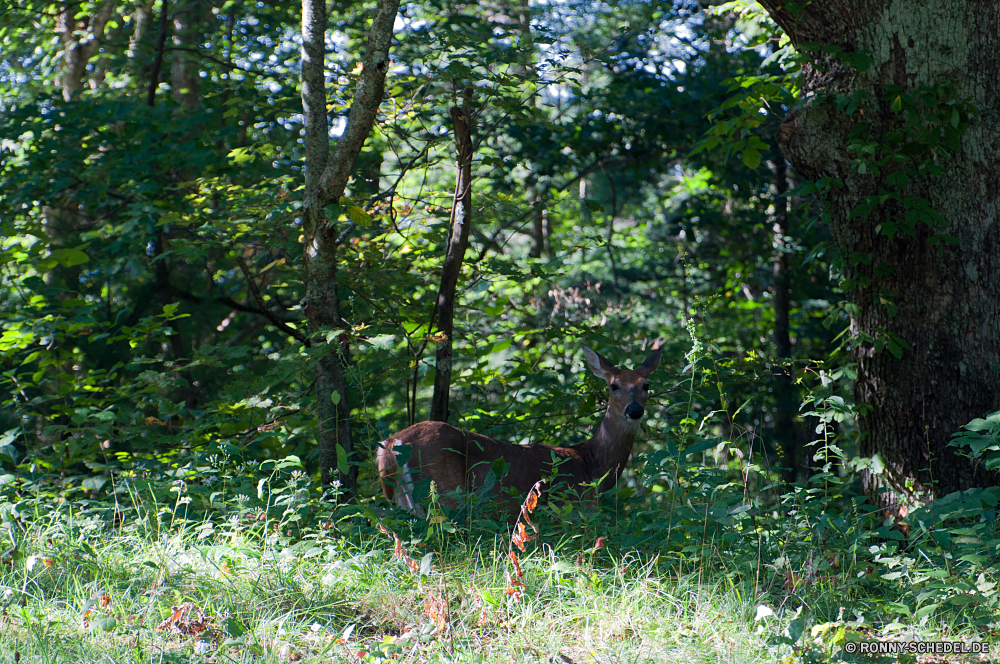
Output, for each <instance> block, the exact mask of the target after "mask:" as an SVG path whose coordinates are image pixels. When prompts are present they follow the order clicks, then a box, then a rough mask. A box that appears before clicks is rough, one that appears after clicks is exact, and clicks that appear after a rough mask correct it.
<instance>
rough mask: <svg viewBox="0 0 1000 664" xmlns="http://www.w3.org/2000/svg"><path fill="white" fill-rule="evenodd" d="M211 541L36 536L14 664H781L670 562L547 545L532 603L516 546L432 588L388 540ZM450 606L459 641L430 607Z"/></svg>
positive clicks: (528, 559) (178, 533)
mask: <svg viewBox="0 0 1000 664" xmlns="http://www.w3.org/2000/svg"><path fill="white" fill-rule="evenodd" d="M199 534H200V533H199V531H198V530H197V529H191V528H187V529H177V530H175V531H174V532H173V533H170V535H169V536H161V537H159V538H149V537H145V536H136V535H129V534H126V533H124V532H101V533H98V532H91V533H90V536H86V537H81V535H80V533H79V532H75V531H71V530H69V529H64V528H50V529H48V530H46V531H38V532H31V533H29V534H28V535H26V537H25V538H24V540H23V541H22V543H21V546H20V547H19V549H20V550H21V551H23V552H24V557H23V558H20V559H19V560H17V561H15V562H14V563H13V565H12V566H5V567H4V568H3V570H2V573H0V585H2V591H3V593H4V599H3V602H4V605H5V606H6V610H5V612H4V615H3V617H2V618H0V621H2V622H0V624H2V629H0V662H4V663H6V662H11V663H13V662H14V661H16V660H18V659H19V661H20V662H46V663H48V662H79V663H83V662H150V661H152V662H188V661H192V662H193V661H206V662H208V661H212V662H248V663H249V662H289V661H314V662H341V661H346V662H358V661H365V662H376V661H380V660H382V659H385V660H388V659H392V660H393V661H397V662H423V661H463V662H464V661H475V662H494V661H496V662H509V661H539V662H542V661H544V662H549V661H553V662H581V663H582V662H645V661H656V662H760V661H774V660H773V659H771V658H770V656H769V654H768V651H767V649H766V646H765V643H764V637H763V636H762V635H760V634H757V633H756V632H755V627H756V626H755V624H754V621H753V616H754V606H753V602H752V598H751V597H749V596H748V595H749V593H745V592H741V591H740V589H738V588H729V589H728V590H727V589H725V587H724V585H719V586H717V587H713V585H712V584H711V583H705V582H702V583H699V582H698V578H697V575H683V576H679V575H676V574H674V573H672V572H670V571H669V569H668V568H667V567H665V566H664V565H662V564H661V563H660V562H659V560H658V558H656V557H655V556H654V557H652V558H649V559H643V558H640V557H637V556H635V555H632V556H626V557H625V558H616V557H612V556H611V555H609V554H607V552H606V551H602V552H600V553H597V554H594V553H591V552H589V551H588V552H586V554H585V555H582V556H579V555H578V554H579V553H580V552H579V551H576V550H572V551H571V550H568V549H567V550H553V549H551V548H550V547H549V546H547V545H545V544H544V543H543V544H542V545H541V546H538V547H536V548H535V549H534V551H533V552H530V551H529V554H527V555H525V556H523V557H522V559H521V562H522V566H523V568H524V580H525V583H526V585H527V588H526V589H525V592H524V594H523V595H521V596H520V597H519V598H518V599H517V600H516V601H515V600H514V599H512V598H511V597H510V596H509V595H507V594H506V593H505V588H506V581H505V572H506V560H507V558H506V553H507V550H506V543H505V542H503V541H501V540H499V539H498V540H494V541H489V542H485V541H479V542H478V543H474V544H462V543H453V544H451V545H449V546H446V547H445V549H444V557H443V560H442V559H441V558H440V557H439V556H438V554H437V553H435V554H434V555H433V556H432V561H433V569H432V571H431V573H430V574H429V575H426V576H421V575H420V574H419V573H414V572H413V571H411V570H410V569H408V568H407V567H406V566H404V565H403V564H401V563H400V562H398V561H396V560H394V558H393V547H392V542H391V541H389V540H388V539H386V538H378V539H367V540H358V541H354V542H351V541H348V540H345V539H336V538H333V537H326V536H318V537H315V538H312V539H307V540H304V541H299V542H297V543H289V542H285V541H284V540H279V538H278V536H277V535H271V536H269V537H268V538H267V539H265V540H264V541H260V540H251V539H249V538H246V537H244V535H243V534H241V533H240V532H238V531H236V530H233V531H231V532H229V533H225V534H223V533H216V535H214V536H212V537H207V538H204V539H201V540H199V539H198V538H199ZM428 548H430V545H426V546H422V545H421V544H420V543H411V545H410V550H411V553H412V554H413V555H414V557H415V558H416V559H417V560H420V559H422V558H423V556H425V555H426V550H427V549H428ZM442 592H443V594H444V596H445V597H446V600H447V605H448V611H447V614H448V615H447V617H446V621H445V623H444V625H445V626H444V629H443V630H442V629H440V624H441V623H440V622H439V621H438V620H435V619H434V618H433V617H432V616H429V615H428V612H427V605H426V604H425V599H427V598H431V599H433V598H435V597H440V596H441V593H442ZM15 653H17V654H15Z"/></svg>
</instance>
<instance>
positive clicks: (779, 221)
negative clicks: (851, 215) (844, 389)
mask: <svg viewBox="0 0 1000 664" xmlns="http://www.w3.org/2000/svg"><path fill="white" fill-rule="evenodd" d="M771 173H772V175H773V178H774V228H773V231H774V249H775V252H776V253H775V256H774V265H773V266H772V268H773V275H774V354H775V357H776V358H777V359H778V360H779V361H781V362H782V363H784V362H786V361H787V360H789V359H791V357H792V341H791V338H790V337H789V323H788V314H789V309H790V304H789V294H788V291H789V287H790V283H791V279H790V276H789V274H788V247H787V242H786V238H787V237H788V199H786V198H785V196H784V194H785V192H786V191H788V170H787V167H786V166H785V159H784V157H782V156H780V155H777V156H776V158H775V159H774V161H773V162H772V164H771ZM774 373H775V379H774V401H775V408H776V410H775V413H774V441H775V443H776V444H777V445H778V447H779V449H780V450H781V465H782V467H783V468H784V469H785V479H786V480H787V481H789V482H794V481H795V480H796V478H797V475H798V466H799V464H798V452H799V451H798V449H797V444H796V443H797V439H796V437H795V422H794V420H793V417H794V412H795V394H794V393H793V388H792V376H791V369H790V368H787V367H784V366H780V367H776V368H775V372H774Z"/></svg>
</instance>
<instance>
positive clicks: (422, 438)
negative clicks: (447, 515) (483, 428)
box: [378, 422, 594, 507]
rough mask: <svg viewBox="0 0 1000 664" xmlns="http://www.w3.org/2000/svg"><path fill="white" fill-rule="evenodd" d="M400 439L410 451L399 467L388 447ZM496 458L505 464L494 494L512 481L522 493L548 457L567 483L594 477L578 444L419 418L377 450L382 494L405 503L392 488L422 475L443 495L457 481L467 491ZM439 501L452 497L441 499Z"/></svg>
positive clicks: (545, 472)
mask: <svg viewBox="0 0 1000 664" xmlns="http://www.w3.org/2000/svg"><path fill="white" fill-rule="evenodd" d="M403 445H409V446H410V448H411V450H412V451H411V454H410V458H409V460H408V461H407V462H406V464H405V465H404V467H403V468H400V467H399V466H398V464H397V462H396V455H397V454H398V450H397V449H394V450H393V451H392V452H390V451H389V449H390V446H392V447H393V448H399V447H401V446H403ZM497 459H503V460H504V462H505V463H506V466H507V470H506V474H504V475H503V476H502V477H501V478H500V482H499V483H498V485H497V486H495V487H494V489H493V491H492V493H494V494H495V493H497V492H498V491H502V490H503V489H507V488H509V487H511V488H514V489H515V490H516V492H517V494H518V495H522V496H523V495H524V494H526V493H527V492H528V490H529V489H531V487H532V486H533V485H534V484H535V482H537V481H538V480H539V479H542V478H543V477H549V476H550V475H552V471H553V459H555V462H556V464H557V465H558V475H559V478H560V479H562V480H564V481H565V482H566V483H567V484H569V485H570V486H575V485H578V484H581V483H586V482H590V481H592V480H593V479H594V478H592V477H590V475H589V472H588V470H589V467H588V463H587V460H586V459H585V456H584V455H583V454H581V452H580V451H578V450H577V449H574V448H569V447H553V446H550V445H534V446H531V447H528V446H525V445H514V444H511V443H507V442H504V441H501V440H497V439H495V438H490V437H489V436H484V435H482V434H478V433H473V432H471V431H463V430H461V429H458V428H456V427H453V426H451V425H450V424H445V423H444V422H421V423H419V424H414V425H413V426H411V427H409V428H407V429H404V430H403V431H401V432H399V433H398V434H396V435H395V436H391V437H390V438H389V439H388V440H386V441H384V442H383V445H382V447H381V448H380V449H379V451H378V468H379V476H380V479H381V483H382V490H383V492H384V493H385V495H386V497H387V498H388V499H390V500H393V499H395V500H396V502H397V503H398V504H400V505H401V506H404V507H408V505H406V504H405V499H403V501H404V502H400V498H402V497H397V492H399V491H406V490H410V491H412V487H413V485H414V484H416V483H417V482H419V481H420V480H421V479H430V480H432V481H433V482H434V483H435V484H436V485H437V488H438V492H439V493H440V494H441V495H442V496H443V495H444V494H447V493H449V492H451V491H454V490H455V489H456V488H459V487H460V488H461V489H462V491H464V492H471V491H474V490H475V489H477V488H480V487H482V486H484V485H485V484H486V483H487V476H488V474H489V472H490V470H491V469H492V468H493V463H494V461H496V460H497ZM411 500H412V497H411ZM443 502H445V504H448V503H450V502H452V501H449V500H447V499H443Z"/></svg>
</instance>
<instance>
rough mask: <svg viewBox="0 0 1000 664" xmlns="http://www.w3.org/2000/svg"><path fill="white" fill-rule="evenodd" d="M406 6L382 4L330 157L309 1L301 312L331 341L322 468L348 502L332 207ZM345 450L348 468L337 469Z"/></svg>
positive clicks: (320, 25) (322, 18) (352, 488)
mask: <svg viewBox="0 0 1000 664" xmlns="http://www.w3.org/2000/svg"><path fill="white" fill-rule="evenodd" d="M398 9H399V0H378V4H377V7H376V10H375V17H374V20H373V21H372V24H371V26H370V28H369V29H368V33H367V34H368V44H367V51H366V53H365V59H364V64H363V66H362V70H361V75H360V80H359V81H358V85H357V88H356V90H357V92H356V93H355V97H354V100H353V101H352V102H351V110H350V113H349V114H348V118H347V125H346V127H345V128H344V133H343V135H342V136H341V137H340V139H339V140H338V141H337V146H336V149H335V150H334V152H333V154H332V155H331V154H330V138H329V133H328V132H329V129H328V127H329V124H328V120H327V115H326V79H325V70H324V59H325V57H326V6H325V4H324V2H323V0H302V111H303V116H304V118H305V130H306V135H305V176H306V177H305V179H306V189H305V201H304V202H305V204H304V206H303V236H304V237H303V241H304V243H305V273H306V274H305V282H306V294H305V297H304V298H303V299H302V310H303V312H304V313H305V315H306V317H307V318H308V320H309V331H310V333H311V334H314V335H316V334H319V333H321V332H325V333H326V334H327V335H329V337H328V338H330V339H331V340H330V342H329V347H328V350H327V352H326V354H325V355H324V356H323V357H322V358H321V359H320V360H319V362H317V364H316V367H315V376H316V416H317V419H318V421H319V435H318V439H319V440H318V442H319V464H320V473H321V476H322V480H323V483H324V484H328V483H330V482H332V480H333V478H335V477H336V478H338V479H339V481H340V483H341V487H342V489H343V491H344V492H346V493H347V495H348V496H350V495H353V494H354V493H355V492H356V490H357V474H358V471H357V465H356V463H355V459H354V455H353V451H354V446H353V442H352V438H351V419H350V416H351V411H350V407H349V405H348V391H347V387H348V383H347V377H346V375H345V366H346V360H347V353H348V350H349V348H348V345H347V343H346V342H345V339H346V338H345V337H344V336H343V335H342V334H341V335H339V336H334V334H335V333H336V332H337V331H338V330H342V329H343V326H342V322H341V318H340V301H339V295H338V292H337V224H336V219H329V220H328V219H327V218H326V212H325V208H326V207H327V206H328V205H331V204H337V203H339V201H340V199H341V197H342V196H343V195H344V189H345V187H346V186H347V181H348V178H349V177H350V175H351V173H352V171H353V170H354V166H355V162H356V161H357V158H358V155H359V154H360V153H361V149H362V148H363V147H364V144H365V141H366V140H367V138H368V135H369V134H370V133H371V130H372V127H373V126H374V124H375V116H376V114H377V113H378V109H379V105H380V104H381V103H382V97H383V95H384V92H385V76H386V73H387V72H388V71H389V46H390V45H391V43H392V27H393V23H394V22H395V20H396V14H397V11H398ZM338 447H339V448H340V450H342V453H343V454H344V456H345V459H346V460H347V462H348V466H347V467H346V468H345V467H344V466H343V465H342V464H338V459H337V450H338Z"/></svg>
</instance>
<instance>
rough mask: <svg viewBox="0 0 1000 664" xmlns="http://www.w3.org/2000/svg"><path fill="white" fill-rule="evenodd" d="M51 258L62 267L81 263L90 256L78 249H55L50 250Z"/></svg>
mask: <svg viewBox="0 0 1000 664" xmlns="http://www.w3.org/2000/svg"><path fill="white" fill-rule="evenodd" d="M51 258H52V259H53V260H55V261H56V262H57V263H59V264H60V265H62V266H63V267H75V266H77V265H83V264H84V263H86V262H88V261H89V260H90V256H88V255H87V254H85V253H83V252H82V251H80V250H79V249H56V250H55V251H53V252H52V256H51Z"/></svg>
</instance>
